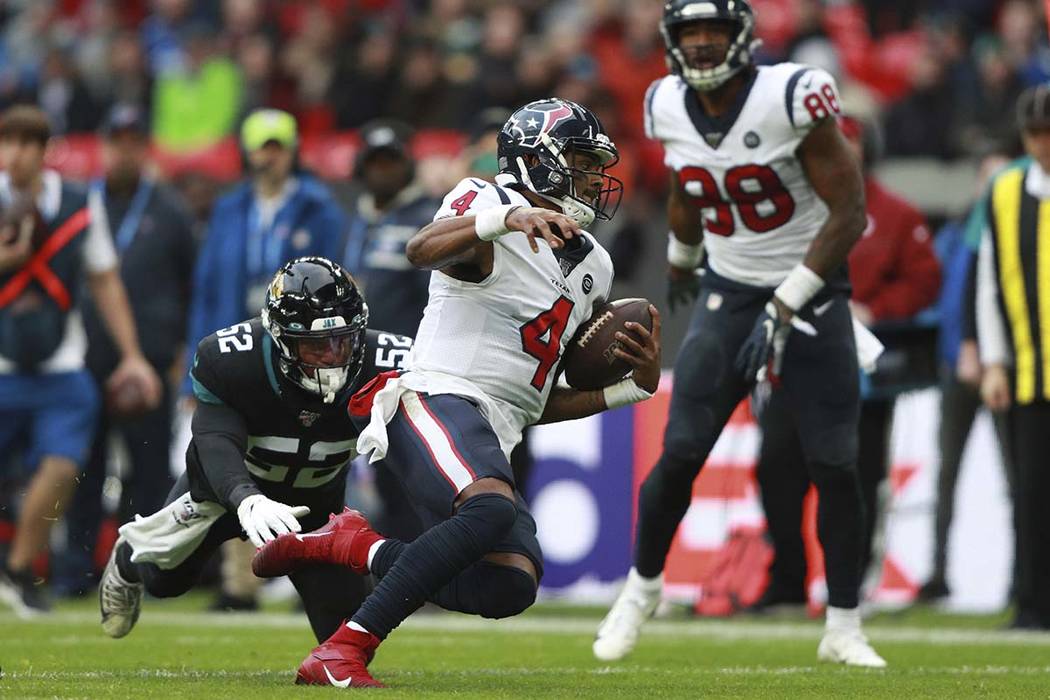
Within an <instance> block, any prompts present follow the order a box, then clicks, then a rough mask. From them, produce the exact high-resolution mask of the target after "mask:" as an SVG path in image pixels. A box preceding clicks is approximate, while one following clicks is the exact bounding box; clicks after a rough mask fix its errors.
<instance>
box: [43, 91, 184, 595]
mask: <svg viewBox="0 0 1050 700" xmlns="http://www.w3.org/2000/svg"><path fill="white" fill-rule="evenodd" d="M146 124H147V123H146V117H145V115H144V114H143V112H142V109H141V108H140V107H138V106H136V105H132V104H118V105H117V106H115V107H114V108H113V109H112V111H110V113H109V114H108V115H107V117H106V119H105V121H104V122H103V124H102V128H101V131H100V137H101V139H100V145H101V150H102V166H103V173H102V177H100V178H98V179H97V180H95V181H94V182H93V183H92V184H91V189H92V191H93V192H94V193H95V194H96V195H97V196H98V198H99V200H100V201H101V202H102V204H103V206H102V207H101V210H102V211H101V213H100V215H101V216H103V217H104V218H105V220H106V224H107V226H106V228H107V230H108V231H109V234H110V237H111V238H112V240H113V246H114V248H115V249H116V252H117V257H118V259H119V266H120V276H121V279H122V280H123V282H124V287H125V288H126V289H127V292H128V301H129V302H130V304H131V312H132V315H133V316H134V317H135V327H136V328H137V329H138V337H139V345H140V346H141V347H142V353H143V355H144V356H145V358H146V360H147V361H148V362H149V364H150V365H152V366H153V369H154V371H155V372H156V373H157V375H158V376H159V377H161V383H162V391H163V393H162V398H161V400H160V402H159V404H158V405H157V406H156V407H155V408H153V409H150V410H146V409H145V407H144V406H142V405H141V401H140V399H141V396H139V395H137V394H136V393H135V392H134V391H128V390H125V389H124V388H117V390H114V391H110V392H107V395H106V401H105V406H104V407H103V410H102V411H101V416H100V419H99V423H98V426H97V428H96V430H95V437H94V442H93V445H92V448H91V452H90V454H89V456H88V461H87V466H86V467H85V469H84V473H83V474H82V475H81V477H80V480H79V483H78V485H77V490H76V492H75V494H74V496H73V502H72V505H71V506H70V509H69V512H68V514H67V516H66V531H67V547H66V551H65V553H64V554H63V555H62V556H61V557H56V560H55V562H54V574H55V581H54V589H55V591H56V592H58V593H59V594H82V593H85V592H86V591H87V590H89V589H90V588H91V587H92V581H93V579H94V575H95V571H94V548H95V541H96V540H97V539H98V528H99V525H100V523H101V520H102V486H103V482H104V481H105V478H106V463H107V461H108V457H109V447H110V444H111V441H110V439H109V437H110V435H111V434H112V433H114V432H115V433H117V434H119V435H120V436H121V438H122V439H123V442H124V444H125V445H126V447H127V451H128V457H129V463H130V466H131V469H130V470H125V471H124V473H123V474H122V480H123V489H122V491H121V504H120V507H119V509H118V512H117V517H118V518H119V520H120V522H121V523H124V522H127V521H128V520H130V519H131V518H132V517H133V516H134V515H135V513H152V512H154V511H155V510H157V509H158V508H160V507H161V506H162V505H164V499H165V497H166V496H167V492H168V490H169V489H170V487H171V484H172V483H173V480H172V477H171V468H170V465H169V457H168V456H169V451H170V448H171V421H172V401H171V395H172V387H171V386H170V385H169V383H168V381H167V378H168V377H169V376H170V375H171V367H172V364H173V363H174V362H175V361H176V358H178V359H179V360H180V361H181V347H182V344H183V343H184V342H185V335H186V313H187V310H188V308H189V291H190V290H189V280H190V278H191V277H192V275H193V263H194V258H195V256H196V242H195V241H194V237H193V231H192V228H191V222H190V218H189V216H188V213H187V210H186V205H185V203H184V202H183V201H182V199H181V197H180V196H179V195H178V193H176V192H175V191H174V190H173V189H171V188H170V187H168V186H167V185H164V184H162V183H160V182H157V181H156V180H155V179H154V178H153V175H152V173H151V172H150V168H149V133H148V131H147V125H146ZM82 313H83V316H84V329H85V331H86V332H87V338H88V351H87V359H86V363H87V369H88V371H89V372H90V373H91V375H92V376H93V377H94V378H95V382H96V383H97V384H98V385H99V386H100V387H102V386H103V382H104V380H105V378H106V377H108V376H109V374H110V373H111V372H112V371H113V368H114V367H115V366H116V363H117V360H118V354H117V350H116V347H115V346H114V345H113V343H112V341H111V340H110V338H109V335H108V334H107V333H106V330H105V327H104V324H103V322H102V319H101V317H100V315H99V312H98V309H97V307H96V306H95V305H94V304H92V303H90V302H88V303H85V304H84V307H83V310H82Z"/></svg>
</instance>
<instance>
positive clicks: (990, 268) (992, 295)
mask: <svg viewBox="0 0 1050 700" xmlns="http://www.w3.org/2000/svg"><path fill="white" fill-rule="evenodd" d="M993 245H994V242H993V240H992V234H991V232H990V231H988V230H987V229H985V230H984V232H983V233H982V234H981V248H980V252H979V253H978V256H977V299H976V305H977V345H978V348H979V351H980V355H981V364H983V365H997V364H1002V365H1005V364H1009V362H1010V355H1011V353H1010V346H1009V343H1008V342H1007V336H1006V321H1005V319H1004V318H1003V314H1002V311H1001V309H1000V308H999V278H998V277H997V276H996V274H995V255H994V251H993V249H992V247H993Z"/></svg>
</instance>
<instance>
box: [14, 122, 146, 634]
mask: <svg viewBox="0 0 1050 700" xmlns="http://www.w3.org/2000/svg"><path fill="white" fill-rule="evenodd" d="M50 135H51V130H50V125H49V124H48V120H47V117H46V115H45V114H44V112H43V111H42V110H40V109H39V108H37V107H31V106H16V107H12V108H10V109H9V110H7V111H6V112H4V114H3V115H2V116H0V165H2V166H3V172H2V173H0V205H2V206H3V207H4V208H14V207H24V208H23V209H21V210H19V214H18V218H17V223H16V224H14V225H12V226H7V227H5V231H3V232H2V233H0V242H2V244H0V454H8V453H9V452H10V451H12V450H14V449H15V448H16V447H22V448H24V458H23V460H22V461H23V463H24V466H25V467H26V468H27V469H29V470H33V472H34V473H33V477H32V479H31V480H30V482H29V485H28V487H27V488H26V490H25V492H24V493H23V494H22V497H21V503H20V507H19V513H18V518H17V522H16V532H15V536H14V539H13V541H12V542H11V546H10V550H9V552H8V553H7V557H6V559H5V560H4V561H3V562H2V563H0V598H2V599H3V600H4V601H5V602H6V603H7V604H8V605H9V606H11V607H12V608H13V609H14V610H15V612H16V613H18V614H20V615H24V616H31V615H33V614H37V613H42V612H46V611H48V610H49V609H50V603H49V601H48V598H47V596H46V594H45V591H44V589H43V587H42V586H40V585H38V584H37V582H36V580H35V576H34V575H33V573H32V572H31V571H30V565H31V564H32V562H33V559H34V558H35V557H36V555H37V554H38V553H40V552H41V551H43V549H44V548H45V547H46V546H47V542H48V536H49V534H50V532H51V525H52V524H53V523H54V522H55V521H57V520H58V519H59V518H60V517H61V516H62V514H63V513H64V512H65V510H66V506H67V505H68V503H69V500H70V498H71V496H72V495H73V490H74V488H75V486H76V479H77V476H78V474H79V473H80V471H81V470H82V469H83V468H84V465H85V463H86V461H87V457H88V451H89V448H90V446H91V439H92V437H93V434H94V430H95V425H96V421H97V418H98V403H99V401H98V392H97V391H96V389H95V384H94V382H93V381H92V379H91V376H90V375H89V374H88V372H87V371H85V369H84V355H85V352H86V349H87V341H86V339H85V334H84V326H83V322H82V320H81V317H80V313H79V310H78V309H79V303H78V302H79V296H80V289H81V287H82V286H83V284H84V282H85V281H86V282H87V288H88V291H89V292H90V294H91V296H92V298H93V299H94V301H95V304H96V305H97V307H98V309H99V311H100V312H101V313H102V318H103V320H104V321H105V324H106V328H107V330H108V331H109V333H110V335H111V336H112V338H113V341H114V343H115V344H116V346H117V347H118V348H119V352H120V357H121V359H120V362H119V363H118V364H117V366H116V369H115V370H114V371H113V373H112V374H110V376H109V378H108V379H107V382H106V386H107V389H109V390H115V391H120V390H123V389H124V388H125V387H134V389H133V390H134V391H137V392H138V393H139V394H140V395H141V397H142V404H143V405H144V406H146V407H153V406H156V405H157V402H158V401H159V400H160V393H161V387H160V380H159V379H158V377H157V374H156V372H154V371H153V368H152V367H150V365H149V362H148V361H147V360H146V358H145V357H143V354H142V349H141V348H140V347H139V343H138V338H137V335H136V331H135V319H134V317H133V316H132V313H131V309H130V307H129V305H128V298H127V294H126V292H125V290H124V284H123V283H122V282H121V280H120V273H119V269H118V261H117V255H116V251H115V250H114V248H113V241H112V239H111V238H110V235H109V232H108V231H107V230H106V220H105V218H104V215H103V213H102V211H101V206H102V205H101V202H100V201H99V199H98V197H97V196H91V195H89V194H88V193H87V192H86V191H84V190H83V189H82V188H80V187H78V186H76V185H73V184H71V183H69V182H66V181H64V180H63V179H62V177H61V176H60V175H59V174H58V173H57V172H55V171H53V170H47V169H45V168H44V152H45V150H46V148H47V143H48V140H49V139H50ZM12 229H13V231H12ZM12 234H13V235H12ZM19 442H21V443H23V444H21V445H19V444H18V443H19ZM25 443H28V444H25Z"/></svg>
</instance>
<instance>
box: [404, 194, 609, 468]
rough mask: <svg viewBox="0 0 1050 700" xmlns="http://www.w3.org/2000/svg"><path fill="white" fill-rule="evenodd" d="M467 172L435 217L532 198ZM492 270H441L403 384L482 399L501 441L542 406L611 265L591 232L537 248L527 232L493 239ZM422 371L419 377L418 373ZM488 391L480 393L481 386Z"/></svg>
mask: <svg viewBox="0 0 1050 700" xmlns="http://www.w3.org/2000/svg"><path fill="white" fill-rule="evenodd" d="M509 182H513V179H512V178H507V177H506V176H497V178H496V183H495V184H493V183H492V182H486V181H484V180H480V179H478V178H467V179H465V180H463V181H462V182H460V183H459V184H458V185H456V187H455V189H453V190H452V191H451V192H450V193H449V194H448V195H447V196H446V197H445V199H444V201H443V202H442V204H441V208H440V209H439V210H438V212H437V214H436V215H435V216H434V219H435V220H437V219H442V218H446V217H451V216H469V215H476V214H477V213H478V212H480V211H482V210H484V209H488V208H490V207H495V206H500V205H503V204H520V205H522V206H532V205H531V204H530V203H529V201H528V200H527V199H525V197H523V196H522V195H521V194H520V193H518V192H515V191H514V190H512V189H510V188H509V187H507V186H506V185H507V184H508V183H509ZM493 243H494V246H493V249H494V260H493V268H492V273H491V274H490V275H489V276H488V277H487V278H486V279H484V280H482V281H481V282H477V283H474V282H464V281H462V280H458V279H455V278H453V277H450V276H448V275H446V274H444V273H442V272H440V271H435V272H434V273H432V275H431V278H430V299H429V301H428V303H427V307H426V310H425V311H424V313H423V320H422V322H421V323H420V325H419V331H418V332H417V334H416V341H415V346H414V349H413V351H412V356H411V358H410V360H409V372H408V373H407V374H406V375H405V380H406V382H405V383H406V385H407V386H410V387H411V388H415V389H417V390H426V391H430V392H431V393H454V394H459V395H466V396H468V397H473V398H475V399H479V400H480V401H479V403H480V405H481V407H482V410H483V411H484V412H485V413H486V415H487V417H488V418H489V422H490V423H491V424H492V426H493V428H494V429H495V431H496V434H497V435H498V436H499V438H500V442H501V443H502V444H503V446H504V449H505V450H509V448H510V447H513V445H514V444H516V443H517V442H518V441H519V440H520V438H521V429H522V428H523V427H525V426H526V425H529V424H531V423H535V422H536V421H537V420H539V417H540V415H541V414H542V413H543V407H544V406H545V405H546V403H547V397H548V396H549V394H550V390H551V385H552V384H553V382H554V375H555V371H556V367H557V365H558V362H559V360H560V358H561V355H562V352H563V351H564V349H565V346H566V345H567V344H568V342H569V340H571V339H572V336H573V335H574V334H575V333H576V329H577V327H578V326H579V325H580V324H581V323H582V322H584V321H586V320H587V319H588V318H590V316H591V313H592V311H593V308H594V306H595V304H596V303H600V302H602V301H604V300H606V299H608V297H609V294H610V290H611V288H612V280H613V266H612V260H611V259H610V258H609V254H608V253H607V252H606V251H605V249H604V248H602V247H601V245H599V244H598V242H597V241H595V239H594V238H593V237H592V236H591V235H590V234H584V236H583V238H582V239H581V240H580V241H579V244H578V245H571V244H570V245H568V246H566V248H565V249H563V250H560V251H557V254H555V252H554V251H552V250H551V248H550V247H549V246H548V245H547V244H546V243H544V242H543V241H540V242H539V249H540V251H539V253H533V252H532V249H531V248H530V247H529V241H528V239H527V238H526V236H525V234H523V233H520V232H512V233H509V234H507V235H506V236H502V237H500V238H497V239H496V240H495V241H493ZM421 379H422V380H424V381H422V382H421V381H420V380H421ZM479 392H480V394H483V396H479Z"/></svg>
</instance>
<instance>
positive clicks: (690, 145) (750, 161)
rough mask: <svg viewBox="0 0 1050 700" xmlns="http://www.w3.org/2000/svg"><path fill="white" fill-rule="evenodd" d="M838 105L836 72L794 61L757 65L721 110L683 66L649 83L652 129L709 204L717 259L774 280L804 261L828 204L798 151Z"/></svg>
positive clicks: (736, 272) (761, 281)
mask: <svg viewBox="0 0 1050 700" xmlns="http://www.w3.org/2000/svg"><path fill="white" fill-rule="evenodd" d="M838 112H839V99H838V94H837V92H836V89H835V81H834V79H833V78H832V77H831V76H830V75H828V74H827V73H826V72H825V71H823V70H821V69H819V68H812V67H809V66H803V65H799V64H795V63H780V64H777V65H775V66H763V67H760V68H758V69H757V70H756V72H755V75H754V77H753V79H752V80H751V81H750V82H749V83H748V85H747V86H746V87H745V88H744V90H743V91H742V92H741V95H740V98H739V99H738V101H737V104H736V105H734V107H733V108H732V109H731V110H730V112H729V113H728V114H726V115H724V116H723V117H721V118H718V119H712V118H710V117H708V116H707V115H706V114H705V113H704V112H703V110H702V109H701V107H700V104H699V102H698V100H697V96H696V93H695V92H694V91H693V90H691V89H689V87H688V86H687V85H686V84H685V83H684V82H683V81H682V79H681V78H679V77H678V76H674V75H669V76H667V77H665V78H661V79H660V80H657V81H656V82H654V83H653V84H652V86H650V88H649V92H648V93H647V94H646V100H645V127H646V134H647V135H648V136H649V137H650V138H654V139H659V140H660V141H661V142H663V145H664V151H665V157H664V162H665V163H666V164H667V166H668V167H669V168H671V169H672V170H673V171H674V172H675V174H676V176H677V178H678V181H679V183H680V184H681V185H682V188H683V189H684V190H685V192H686V193H687V194H689V195H691V196H692V198H693V200H694V201H695V203H696V206H697V207H699V208H701V209H702V210H703V220H704V234H705V235H704V247H705V249H706V251H707V260H708V264H709V265H710V266H711V269H713V270H714V271H715V272H717V273H718V274H720V275H722V276H724V277H727V278H729V279H732V280H735V281H737V282H743V283H745V284H752V285H757V286H763V287H774V286H776V285H778V284H780V283H781V282H782V281H783V280H784V277H786V276H787V274H788V272H790V271H791V268H793V267H794V266H795V265H797V264H798V263H800V262H802V260H803V258H804V257H805V254H806V251H807V250H808V248H809V244H810V242H811V241H812V240H813V238H814V237H816V235H817V232H818V231H819V230H820V227H821V226H822V225H823V224H824V221H825V219H827V216H828V210H827V207H826V206H825V205H824V202H823V201H822V200H821V199H820V198H819V197H818V196H817V194H816V192H814V191H813V188H812V186H811V185H810V183H809V181H808V180H807V179H806V175H805V173H804V172H803V169H802V164H801V163H800V162H799V160H798V157H797V155H796V151H797V149H798V147H799V144H800V143H801V142H802V140H803V139H804V138H805V137H806V135H807V134H808V133H809V132H810V130H811V129H812V128H813V127H814V126H815V125H816V124H818V123H819V122H821V121H823V120H824V119H827V118H829V117H834V116H835V115H836V114H838Z"/></svg>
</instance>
